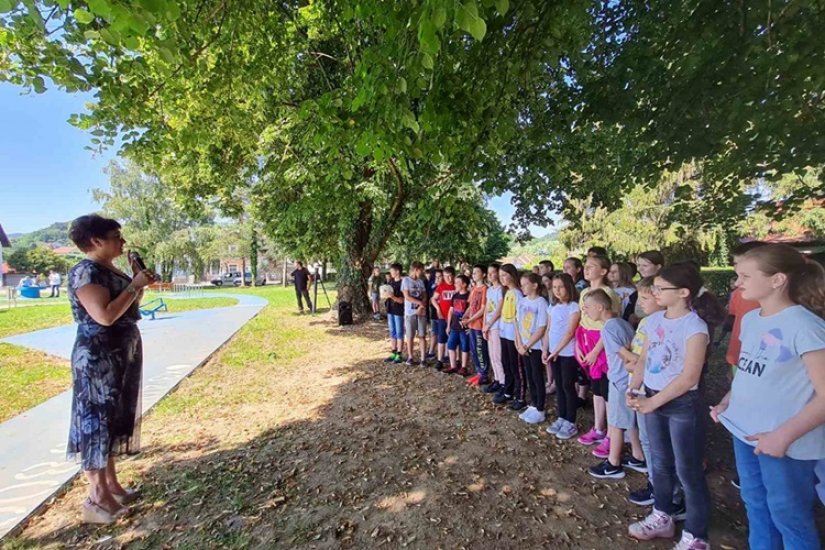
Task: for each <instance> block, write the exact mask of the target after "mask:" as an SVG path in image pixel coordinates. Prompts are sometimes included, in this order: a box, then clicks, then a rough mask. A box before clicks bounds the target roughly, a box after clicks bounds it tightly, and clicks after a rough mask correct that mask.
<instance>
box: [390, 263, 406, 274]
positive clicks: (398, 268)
mask: <svg viewBox="0 0 825 550" xmlns="http://www.w3.org/2000/svg"><path fill="white" fill-rule="evenodd" d="M393 269H394V270H396V271H398V272H401V271H404V268H403V267H402V266H401V264H399V263H398V262H396V263H394V264H391V265H390V271H392V270H393Z"/></svg>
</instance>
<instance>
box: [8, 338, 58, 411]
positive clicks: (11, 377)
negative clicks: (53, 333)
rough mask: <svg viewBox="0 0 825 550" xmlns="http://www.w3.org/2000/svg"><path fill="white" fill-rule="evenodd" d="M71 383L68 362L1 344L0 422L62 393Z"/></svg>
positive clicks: (37, 352)
mask: <svg viewBox="0 0 825 550" xmlns="http://www.w3.org/2000/svg"><path fill="white" fill-rule="evenodd" d="M71 381H72V374H71V371H70V370H69V362H68V361H66V360H64V359H59V358H57V357H52V356H51V355H46V354H45V353H42V352H39V351H34V350H29V349H26V348H21V347H19V346H12V345H11V344H4V343H0V422H5V421H6V420H8V419H9V418H11V417H13V416H15V415H17V414H20V413H21V412H23V411H25V410H27V409H30V408H32V407H34V406H35V405H39V404H40V403H42V402H43V401H46V400H47V399H49V398H50V397H54V396H55V395H57V394H59V393H61V392H63V391H64V390H66V389H67V388H68V387H69V385H70V384H71Z"/></svg>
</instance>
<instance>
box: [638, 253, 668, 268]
mask: <svg viewBox="0 0 825 550" xmlns="http://www.w3.org/2000/svg"><path fill="white" fill-rule="evenodd" d="M636 258H643V259H645V260H647V261H648V262H650V263H652V264H653V265H658V266H659V267H664V265H665V255H664V254H662V253H661V252H659V251H658V250H646V251H644V252H642V253H641V254H639V255H638V256H636Z"/></svg>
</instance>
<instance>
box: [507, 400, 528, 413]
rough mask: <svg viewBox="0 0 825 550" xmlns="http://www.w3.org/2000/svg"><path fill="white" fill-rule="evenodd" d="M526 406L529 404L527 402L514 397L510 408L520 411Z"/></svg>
mask: <svg viewBox="0 0 825 550" xmlns="http://www.w3.org/2000/svg"><path fill="white" fill-rule="evenodd" d="M526 406H527V403H525V402H524V401H522V400H521V399H513V402H512V403H510V409H512V410H514V411H520V410H521V409H523V408H524V407H526Z"/></svg>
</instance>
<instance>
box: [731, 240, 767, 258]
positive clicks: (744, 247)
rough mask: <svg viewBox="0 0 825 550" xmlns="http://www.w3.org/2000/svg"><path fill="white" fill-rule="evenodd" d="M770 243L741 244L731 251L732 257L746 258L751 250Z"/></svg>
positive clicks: (751, 242)
mask: <svg viewBox="0 0 825 550" xmlns="http://www.w3.org/2000/svg"><path fill="white" fill-rule="evenodd" d="M766 244H768V243H765V242H762V241H748V242H746V243H741V244H738V245H736V246H735V247H733V250H731V251H730V255H731V256H744V255H745V254H747V253H748V252H750V251H751V250H753V249H755V248H759V247H760V246H765V245H766Z"/></svg>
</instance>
